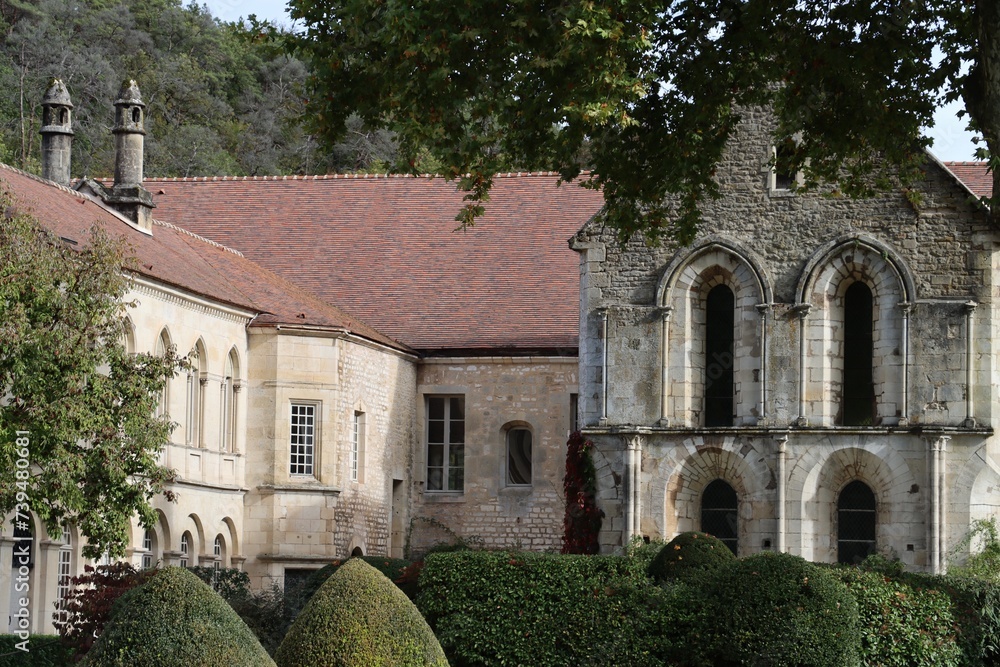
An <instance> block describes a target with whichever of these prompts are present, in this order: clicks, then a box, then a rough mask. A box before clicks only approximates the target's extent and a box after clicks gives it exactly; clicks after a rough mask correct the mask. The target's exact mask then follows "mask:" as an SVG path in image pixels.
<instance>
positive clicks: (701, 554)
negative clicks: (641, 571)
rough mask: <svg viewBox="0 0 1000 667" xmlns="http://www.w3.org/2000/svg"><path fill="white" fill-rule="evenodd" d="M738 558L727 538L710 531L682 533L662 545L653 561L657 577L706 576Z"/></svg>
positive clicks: (650, 569)
mask: <svg viewBox="0 0 1000 667" xmlns="http://www.w3.org/2000/svg"><path fill="white" fill-rule="evenodd" d="M734 560H736V556H734V555H733V552H732V551H730V550H729V547H727V546H726V544H725V542H723V541H722V540H720V539H719V538H717V537H713V536H712V535H709V534H708V533H700V532H698V531H690V532H687V533H681V534H680V535H678V536H677V537H675V538H674V539H672V540H670V541H669V542H667V544H666V545H665V546H664V547H663V548H662V549H660V551H659V553H657V554H656V557H655V558H653V560H652V562H651V563H650V564H649V570H648V573H649V576H651V577H652V578H653V579H655V580H656V581H665V580H667V579H678V578H686V577H691V576H702V575H705V574H706V573H708V572H712V571H714V570H716V569H718V568H720V567H722V566H723V565H728V564H729V563H732V562H733V561H734Z"/></svg>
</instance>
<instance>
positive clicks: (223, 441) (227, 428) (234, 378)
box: [219, 349, 240, 452]
mask: <svg viewBox="0 0 1000 667" xmlns="http://www.w3.org/2000/svg"><path fill="white" fill-rule="evenodd" d="M239 377H240V359H239V356H238V355H237V354H236V350H235V349H233V350H230V351H229V356H228V357H227V358H226V374H225V376H224V378H223V380H222V417H221V424H222V428H221V433H220V441H219V445H220V448H221V449H222V451H224V452H235V451H236V428H237V424H236V416H237V402H236V397H237V392H238V391H239V390H240V384H239Z"/></svg>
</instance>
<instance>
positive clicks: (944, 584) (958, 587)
mask: <svg viewBox="0 0 1000 667" xmlns="http://www.w3.org/2000/svg"><path fill="white" fill-rule="evenodd" d="M900 580H901V581H902V582H903V583H905V584H906V585H908V586H910V587H911V588H913V589H914V590H934V591H941V592H942V593H945V594H946V595H947V596H948V597H949V598H950V600H951V613H952V616H954V618H955V620H956V621H957V624H958V630H959V635H958V638H957V641H958V644H959V647H960V648H961V650H962V659H961V664H962V665H963V667H981V666H982V667H985V666H987V665H998V664H1000V583H997V582H992V581H986V580H983V579H977V578H975V577H965V576H953V575H947V576H934V575H930V574H919V573H904V574H902V575H900Z"/></svg>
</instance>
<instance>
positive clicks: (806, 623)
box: [707, 553, 861, 667]
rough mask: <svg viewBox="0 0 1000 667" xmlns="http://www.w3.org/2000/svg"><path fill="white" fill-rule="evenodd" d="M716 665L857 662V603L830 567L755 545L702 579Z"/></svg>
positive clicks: (842, 665) (843, 666) (842, 666)
mask: <svg viewBox="0 0 1000 667" xmlns="http://www.w3.org/2000/svg"><path fill="white" fill-rule="evenodd" d="M707 587H708V591H707V593H708V596H707V599H708V600H711V603H710V604H711V609H710V610H709V611H710V614H709V617H710V618H712V619H713V625H714V628H713V630H712V632H713V634H714V635H715V636H714V638H713V641H712V642H711V652H712V653H713V654H714V660H713V664H715V665H759V666H761V667H763V666H765V665H811V666H812V667H826V666H829V667H847V666H850V665H858V664H859V655H860V654H859V649H860V645H861V636H860V632H859V629H858V608H857V605H856V604H855V601H854V598H853V596H852V595H851V594H850V592H849V591H848V590H847V587H846V586H845V585H844V584H843V583H842V582H841V581H840V580H839V579H838V578H837V577H836V576H835V575H834V574H833V573H831V572H829V571H827V570H823V569H821V568H819V567H817V566H815V565H813V564H812V563H809V562H807V561H805V560H803V559H802V558H799V557H798V556H792V555H790V554H775V553H760V554H756V555H753V556H748V557H746V558H744V559H742V560H740V561H737V562H735V563H732V564H731V565H729V566H726V567H724V568H721V569H720V570H718V571H717V572H716V573H715V574H714V575H713V576H712V578H711V580H710V581H709V582H708V583H707Z"/></svg>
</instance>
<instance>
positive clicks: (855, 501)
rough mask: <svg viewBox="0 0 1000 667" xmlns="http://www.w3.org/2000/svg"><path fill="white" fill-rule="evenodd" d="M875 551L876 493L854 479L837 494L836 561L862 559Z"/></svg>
mask: <svg viewBox="0 0 1000 667" xmlns="http://www.w3.org/2000/svg"><path fill="white" fill-rule="evenodd" d="M872 553H875V494H874V493H873V492H872V490H871V489H870V488H868V485H867V484H865V483H864V482H859V481H857V480H855V481H853V482H851V483H850V484H848V485H847V486H845V487H844V490H843V491H841V492H840V497H839V498H837V562H838V563H860V562H861V561H863V560H864V559H865V557H866V556H868V555H869V554H872Z"/></svg>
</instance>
